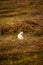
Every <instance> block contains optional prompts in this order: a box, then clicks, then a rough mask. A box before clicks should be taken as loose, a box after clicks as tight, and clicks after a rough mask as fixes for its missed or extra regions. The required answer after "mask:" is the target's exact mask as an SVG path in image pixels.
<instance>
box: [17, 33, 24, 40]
mask: <svg viewBox="0 0 43 65" xmlns="http://www.w3.org/2000/svg"><path fill="white" fill-rule="evenodd" d="M22 35H23V32H20V33H19V34H18V39H19V40H22V39H23V36H22Z"/></svg>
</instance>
